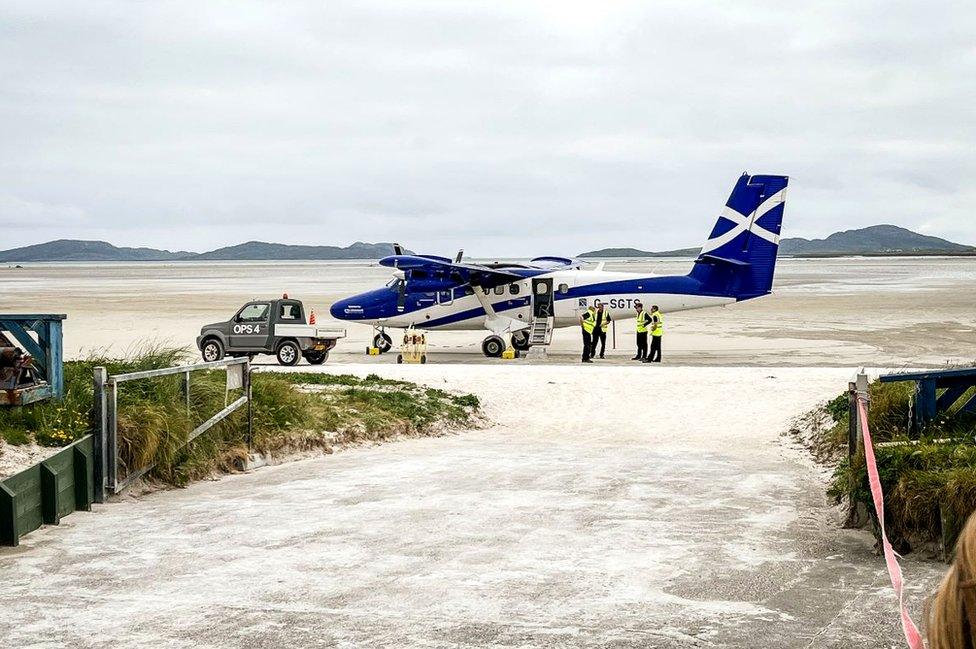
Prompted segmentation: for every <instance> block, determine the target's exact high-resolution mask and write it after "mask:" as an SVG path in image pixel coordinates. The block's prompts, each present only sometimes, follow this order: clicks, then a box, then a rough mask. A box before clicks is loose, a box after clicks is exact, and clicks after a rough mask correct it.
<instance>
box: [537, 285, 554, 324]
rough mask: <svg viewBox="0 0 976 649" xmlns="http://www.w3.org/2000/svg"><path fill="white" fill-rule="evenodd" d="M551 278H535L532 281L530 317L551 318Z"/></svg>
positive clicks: (552, 313)
mask: <svg viewBox="0 0 976 649" xmlns="http://www.w3.org/2000/svg"><path fill="white" fill-rule="evenodd" d="M553 315H554V312H553V298H552V278H551V277H536V278H533V279H532V317H533V319H534V318H551V317H553Z"/></svg>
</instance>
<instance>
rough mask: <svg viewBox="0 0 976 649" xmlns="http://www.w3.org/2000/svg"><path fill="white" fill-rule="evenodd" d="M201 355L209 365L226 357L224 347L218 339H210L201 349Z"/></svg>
mask: <svg viewBox="0 0 976 649" xmlns="http://www.w3.org/2000/svg"><path fill="white" fill-rule="evenodd" d="M200 354H201V355H202V356H203V360H204V361H206V362H207V363H212V362H214V361H219V360H221V359H222V358H223V357H224V345H223V344H222V343H221V342H220V341H219V340H217V339H216V338H208V339H207V340H206V341H204V343H203V347H202V348H200Z"/></svg>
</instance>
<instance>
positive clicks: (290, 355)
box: [277, 340, 302, 365]
mask: <svg viewBox="0 0 976 649" xmlns="http://www.w3.org/2000/svg"><path fill="white" fill-rule="evenodd" d="M277 356H278V363H279V364H280V365H294V364H296V363H297V362H298V359H299V358H301V357H302V354H301V352H300V351H299V350H298V345H296V344H295V343H294V342H292V341H291V340H286V341H285V342H283V343H281V344H280V345H278V354H277Z"/></svg>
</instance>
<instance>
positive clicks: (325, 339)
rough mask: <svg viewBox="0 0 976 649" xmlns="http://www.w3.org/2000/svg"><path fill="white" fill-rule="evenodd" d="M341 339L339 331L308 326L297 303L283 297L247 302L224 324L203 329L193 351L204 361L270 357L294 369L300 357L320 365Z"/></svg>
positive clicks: (342, 335) (219, 323)
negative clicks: (270, 355) (271, 355)
mask: <svg viewBox="0 0 976 649" xmlns="http://www.w3.org/2000/svg"><path fill="white" fill-rule="evenodd" d="M345 335H346V330H345V329H343V328H342V327H327V326H322V325H316V324H308V321H307V320H306V319H305V307H304V306H303V305H302V302H301V300H292V299H288V298H287V297H283V298H281V299H279V300H254V301H253V302H248V303H247V304H245V305H244V306H242V307H241V308H240V309H239V310H238V311H237V313H236V314H235V315H234V317H233V318H231V319H230V320H228V321H227V322H217V323H214V324H208V325H204V326H203V327H202V328H201V329H200V335H199V336H197V348H198V349H199V350H200V353H201V354H202V355H203V360H205V361H219V360H220V359H222V358H223V357H224V356H225V355H226V356H250V357H252V358H253V357H254V356H257V355H258V354H274V355H275V356H277V357H278V362H279V363H280V364H282V365H295V364H296V363H298V361H299V359H300V358H302V357H303V356H304V357H305V360H307V361H308V362H309V363H311V364H312V365H320V364H322V363H324V362H325V360H326V359H327V358H328V357H329V350H330V349H332V348H333V347H335V345H336V342H337V341H338V340H339V338H344V337H345Z"/></svg>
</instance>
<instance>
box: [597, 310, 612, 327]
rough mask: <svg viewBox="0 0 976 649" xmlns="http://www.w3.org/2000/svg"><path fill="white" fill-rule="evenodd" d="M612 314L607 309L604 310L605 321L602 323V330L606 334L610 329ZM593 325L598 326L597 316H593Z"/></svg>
mask: <svg viewBox="0 0 976 649" xmlns="http://www.w3.org/2000/svg"><path fill="white" fill-rule="evenodd" d="M610 320H611V318H610V312H609V311H608V310H606V309H604V310H603V320H601V321H600V329H602V330H603V331H604V332H606V330H607V329H609V328H610ZM593 323H594V325H595V324H596V316H593Z"/></svg>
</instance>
